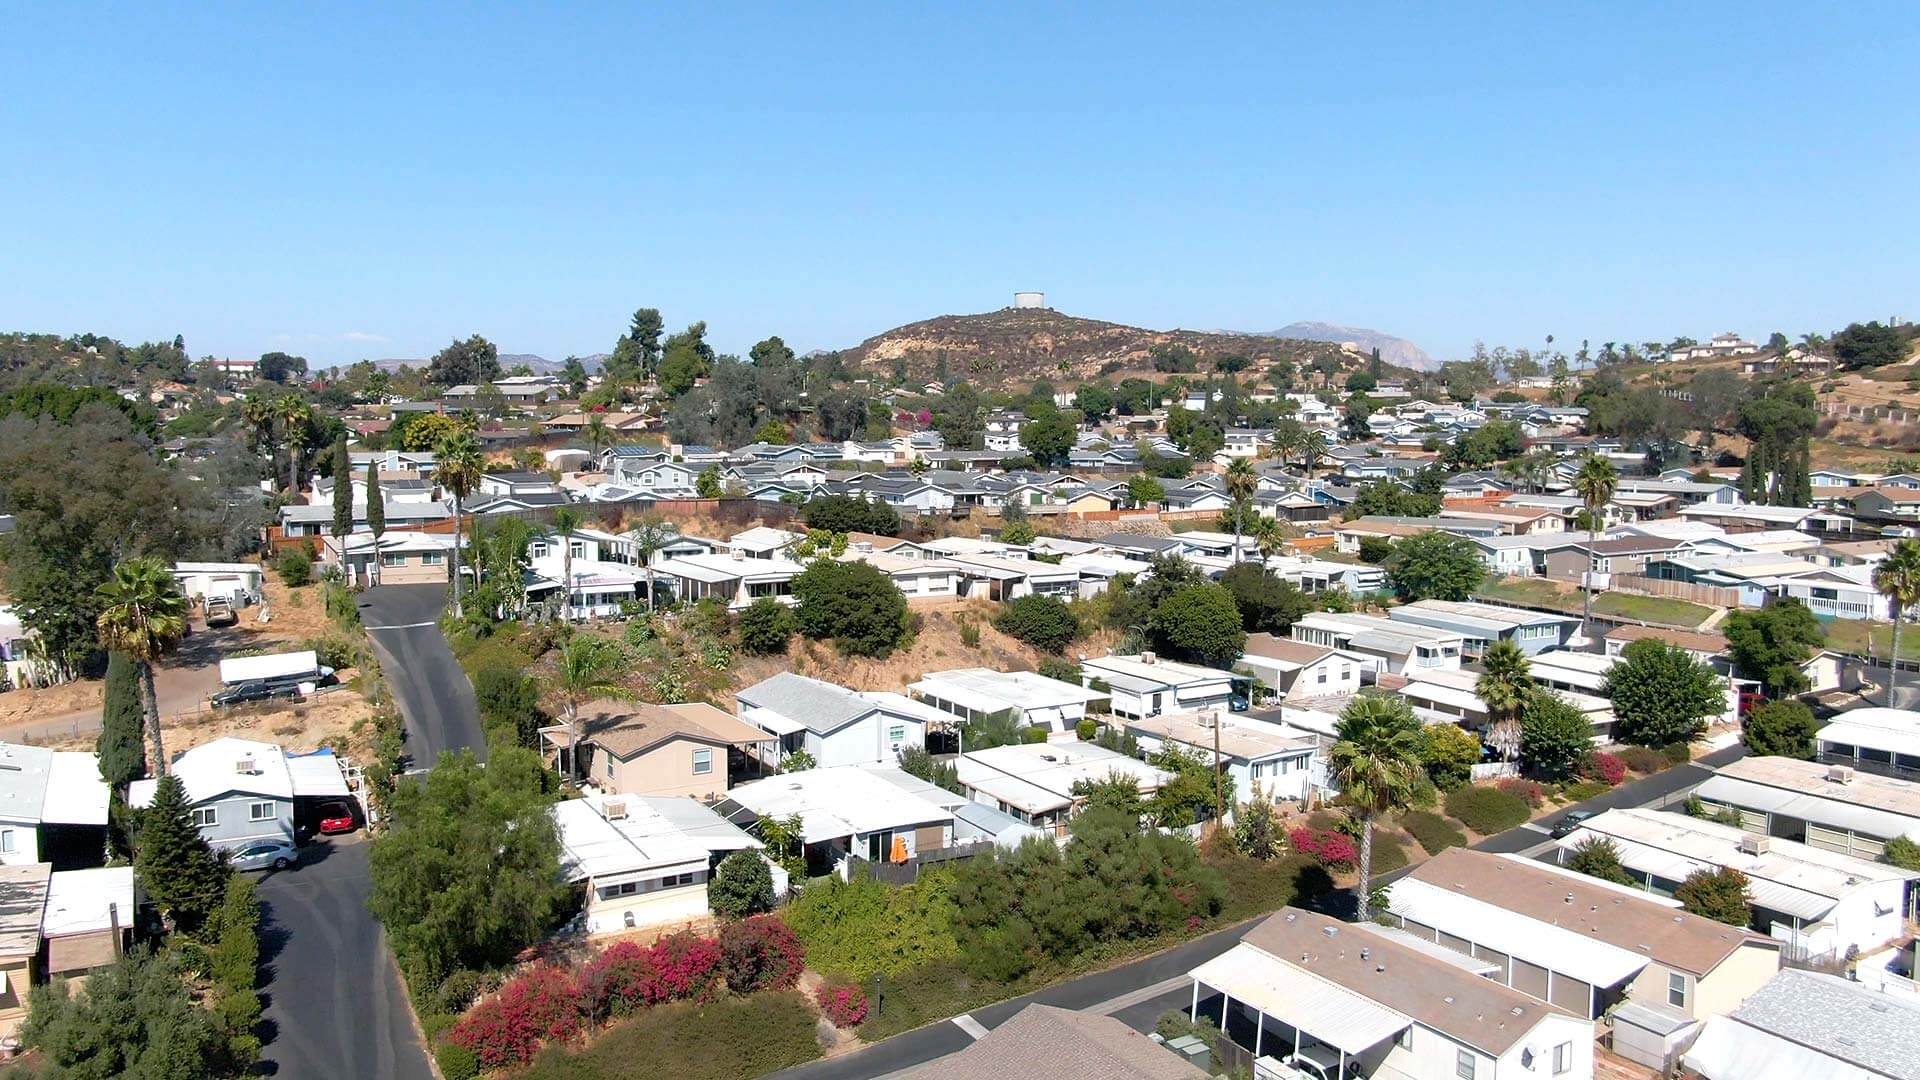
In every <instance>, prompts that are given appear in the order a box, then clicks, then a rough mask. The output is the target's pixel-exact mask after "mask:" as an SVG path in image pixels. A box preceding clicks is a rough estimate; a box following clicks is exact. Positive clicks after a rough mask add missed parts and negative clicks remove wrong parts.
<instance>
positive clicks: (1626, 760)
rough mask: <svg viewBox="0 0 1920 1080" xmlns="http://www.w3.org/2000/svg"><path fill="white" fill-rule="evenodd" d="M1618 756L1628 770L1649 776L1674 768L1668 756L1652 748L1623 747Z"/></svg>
mask: <svg viewBox="0 0 1920 1080" xmlns="http://www.w3.org/2000/svg"><path fill="white" fill-rule="evenodd" d="M1616 756H1617V757H1619V759H1620V761H1621V763H1622V764H1624V765H1626V767H1627V768H1629V769H1632V770H1633V771H1634V772H1637V773H1642V774H1645V775H1649V776H1650V775H1652V774H1654V773H1657V772H1660V771H1661V770H1663V769H1667V768H1671V767H1672V766H1673V762H1672V761H1669V760H1668V759H1667V755H1666V754H1664V753H1662V752H1660V751H1658V750H1655V749H1654V748H1653V747H1651V746H1623V747H1621V748H1620V750H1619V752H1618V754H1617V755H1616Z"/></svg>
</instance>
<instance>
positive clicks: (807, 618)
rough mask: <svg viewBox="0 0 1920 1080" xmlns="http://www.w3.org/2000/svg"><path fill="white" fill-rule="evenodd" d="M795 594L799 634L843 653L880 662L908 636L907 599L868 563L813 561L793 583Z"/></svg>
mask: <svg viewBox="0 0 1920 1080" xmlns="http://www.w3.org/2000/svg"><path fill="white" fill-rule="evenodd" d="M870 531H871V530H870ZM793 595H794V597H795V599H796V600H797V601H798V604H797V606H796V607H795V608H794V615H795V617H796V618H797V619H798V620H799V625H800V632H801V633H803V634H805V635H806V636H808V637H810V638H813V639H815V640H822V639H827V638H831V639H832V640H833V644H834V647H835V648H837V649H839V650H840V651H841V652H843V653H847V654H849V655H852V656H873V657H883V658H884V657H886V656H888V655H889V654H891V653H892V652H893V650H894V649H895V648H896V647H897V646H899V645H900V643H901V642H902V641H904V640H906V637H907V635H908V619H907V598H906V597H905V596H904V595H903V594H902V593H901V592H900V589H899V587H898V586H896V585H894V583H893V579H892V578H890V577H888V576H887V575H886V574H885V572H883V571H881V570H878V569H876V568H875V567H873V566H870V565H868V564H867V563H863V562H850V563H843V562H836V561H834V560H832V559H819V560H816V561H815V562H814V564H813V565H812V566H809V567H807V569H806V570H805V571H804V572H802V573H801V574H800V576H799V577H796V578H794V579H793Z"/></svg>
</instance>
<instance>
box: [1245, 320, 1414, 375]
mask: <svg viewBox="0 0 1920 1080" xmlns="http://www.w3.org/2000/svg"><path fill="white" fill-rule="evenodd" d="M1259 336H1261V337H1277V338H1302V339H1305V340H1307V341H1331V342H1335V343H1341V342H1348V341H1351V342H1353V343H1354V344H1355V345H1358V346H1359V347H1360V349H1361V350H1362V351H1363V352H1370V351H1372V350H1374V349H1379V350H1380V359H1381V360H1384V361H1386V362H1387V363H1389V364H1398V365H1399V366H1401V367H1405V368H1413V369H1414V370H1415V371H1433V370H1435V369H1437V368H1438V367H1439V366H1440V362H1439V361H1438V360H1435V359H1434V358H1433V357H1431V356H1428V355H1427V352H1426V350H1425V349H1422V348H1421V347H1420V346H1418V345H1415V344H1414V343H1413V342H1411V341H1408V340H1407V339H1406V338H1397V337H1394V336H1393V335H1392V334H1383V333H1381V332H1380V331H1378V330H1368V329H1365V328H1363V327H1358V326H1336V325H1334V324H1333V323H1323V322H1294V323H1288V324H1287V325H1285V326H1283V327H1281V328H1280V329H1278V330H1269V331H1267V332H1265V333H1263V334H1261V335H1259Z"/></svg>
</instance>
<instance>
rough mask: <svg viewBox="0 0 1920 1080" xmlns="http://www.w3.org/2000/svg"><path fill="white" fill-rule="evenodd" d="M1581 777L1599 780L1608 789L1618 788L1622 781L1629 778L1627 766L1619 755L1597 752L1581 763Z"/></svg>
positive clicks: (1602, 751)
mask: <svg viewBox="0 0 1920 1080" xmlns="http://www.w3.org/2000/svg"><path fill="white" fill-rule="evenodd" d="M1580 776H1581V777H1582V778H1584V779H1587V780H1598V781H1600V782H1601V783H1603V784H1605V785H1607V786H1608V787H1618V786H1619V784H1620V781H1622V780H1625V779H1626V778H1627V766H1626V763H1625V762H1623V761H1621V760H1620V758H1619V756H1618V755H1615V754H1609V753H1607V752H1606V751H1604V750H1595V751H1593V752H1592V753H1590V754H1588V755H1587V756H1586V759H1585V760H1584V761H1582V762H1581V763H1580Z"/></svg>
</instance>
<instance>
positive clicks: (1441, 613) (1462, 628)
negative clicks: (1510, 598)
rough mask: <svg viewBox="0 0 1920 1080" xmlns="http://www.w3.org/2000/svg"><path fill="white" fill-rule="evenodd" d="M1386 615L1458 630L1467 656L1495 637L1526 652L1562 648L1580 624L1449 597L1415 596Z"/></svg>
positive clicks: (1566, 618)
mask: <svg viewBox="0 0 1920 1080" xmlns="http://www.w3.org/2000/svg"><path fill="white" fill-rule="evenodd" d="M1387 617H1388V618H1389V619H1392V620H1393V621H1395V622H1407V623H1417V624H1419V625H1421V626H1431V627H1433V628H1435V629H1437V630H1448V631H1452V632H1454V633H1457V634H1459V635H1460V637H1461V640H1462V642H1463V643H1464V655H1466V656H1469V657H1473V656H1479V655H1480V654H1481V653H1483V652H1485V651H1486V649H1487V646H1489V645H1491V644H1493V643H1494V642H1496V641H1511V642H1513V643H1514V644H1515V645H1518V646H1519V647H1520V651H1521V652H1523V653H1526V654H1527V655H1528V656H1533V655H1535V654H1537V653H1543V652H1547V651H1549V650H1552V649H1560V648H1565V647H1566V644H1567V642H1568V641H1570V640H1572V639H1573V636H1574V632H1575V631H1577V630H1578V629H1579V628H1580V620H1579V619H1577V618H1575V617H1573V616H1571V615H1554V614H1552V613H1550V612H1544V611H1529V610H1527V609H1525V608H1512V607H1503V606H1501V605H1498V604H1479V603H1472V602H1467V601H1452V600H1416V601H1414V602H1413V603H1411V604H1405V605H1402V606H1400V607H1396V608H1393V609H1391V610H1389V611H1388V612H1387Z"/></svg>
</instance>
